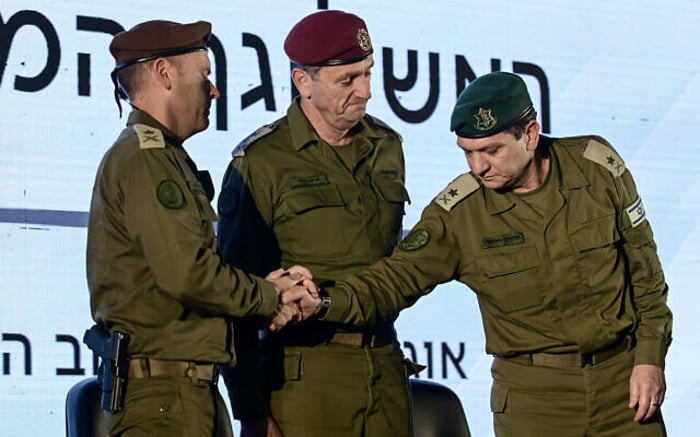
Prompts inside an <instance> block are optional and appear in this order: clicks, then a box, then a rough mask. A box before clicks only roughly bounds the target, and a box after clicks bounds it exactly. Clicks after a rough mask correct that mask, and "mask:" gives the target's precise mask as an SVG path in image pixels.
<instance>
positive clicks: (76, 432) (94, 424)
mask: <svg viewBox="0 0 700 437" xmlns="http://www.w3.org/2000/svg"><path fill="white" fill-rule="evenodd" d="M216 401H217V406H216V411H217V413H218V422H217V424H216V435H215V436H214V437H233V428H232V427H231V418H230V416H229V414H228V409H227V408H226V404H225V403H224V399H223V398H222V397H221V394H220V393H219V392H218V390H217V391H216ZM108 435H109V434H108V432H107V417H106V415H105V412H104V411H103V410H102V387H101V386H100V384H98V383H97V377H96V376H92V377H89V378H85V379H82V380H80V381H78V382H77V383H75V385H73V386H72V387H71V388H70V390H68V393H67V394H66V437H107V436H108Z"/></svg>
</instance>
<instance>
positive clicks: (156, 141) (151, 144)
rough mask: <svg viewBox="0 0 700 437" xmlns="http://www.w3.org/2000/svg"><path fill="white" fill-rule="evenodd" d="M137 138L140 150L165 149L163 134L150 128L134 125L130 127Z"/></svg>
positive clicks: (139, 124) (138, 124) (143, 125)
mask: <svg viewBox="0 0 700 437" xmlns="http://www.w3.org/2000/svg"><path fill="white" fill-rule="evenodd" d="M132 128H133V129H134V131H136V135H138V137H139V147H140V148H141V149H163V148H165V138H163V132H161V131H160V129H157V128H155V127H152V126H148V125H145V124H141V123H136V124H134V125H133V126H132Z"/></svg>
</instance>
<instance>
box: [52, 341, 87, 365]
mask: <svg viewBox="0 0 700 437" xmlns="http://www.w3.org/2000/svg"><path fill="white" fill-rule="evenodd" d="M61 342H64V343H70V344H71V345H73V367H69V368H60V367H57V368H56V375H85V369H83V368H82V367H80V343H79V342H78V339H77V338H75V337H73V336H72V335H65V334H56V343H61Z"/></svg>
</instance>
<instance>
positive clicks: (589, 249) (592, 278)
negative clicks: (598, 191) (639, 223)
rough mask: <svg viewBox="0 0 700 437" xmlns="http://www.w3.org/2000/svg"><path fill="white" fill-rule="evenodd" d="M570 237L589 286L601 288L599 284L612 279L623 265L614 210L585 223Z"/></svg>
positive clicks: (583, 278)
mask: <svg viewBox="0 0 700 437" xmlns="http://www.w3.org/2000/svg"><path fill="white" fill-rule="evenodd" d="M570 238H571V244H572V245H573V247H574V249H575V250H576V256H577V263H576V264H577V268H578V269H579V270H580V272H581V280H582V281H583V283H585V284H586V285H588V286H589V287H592V288H598V286H599V284H604V283H606V282H608V281H609V279H610V278H611V277H613V276H615V275H616V269H618V268H620V266H622V265H623V264H622V263H621V260H620V257H621V252H620V250H619V244H618V243H619V242H620V233H619V232H618V229H617V226H616V222H615V215H614V214H610V215H606V216H603V217H600V218H596V219H593V220H589V221H587V222H585V223H582V224H581V225H579V226H578V227H576V228H575V229H574V230H573V231H571V233H570Z"/></svg>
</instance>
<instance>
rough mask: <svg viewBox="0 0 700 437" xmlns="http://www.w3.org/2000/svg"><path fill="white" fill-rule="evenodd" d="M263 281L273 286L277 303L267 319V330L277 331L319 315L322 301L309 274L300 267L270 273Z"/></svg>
mask: <svg viewBox="0 0 700 437" xmlns="http://www.w3.org/2000/svg"><path fill="white" fill-rule="evenodd" d="M265 279H267V280H268V281H270V282H272V283H273V284H275V287H276V288H277V291H278V293H277V296H278V298H279V303H278V305H277V309H276V310H275V312H274V313H273V314H272V315H271V316H270V318H269V319H268V326H267V327H268V329H269V330H270V331H279V330H280V329H282V328H284V327H285V326H287V325H288V324H290V323H298V322H301V321H302V320H306V319H308V318H310V317H313V316H315V315H316V314H318V313H319V311H320V310H321V307H322V303H323V300H322V299H321V296H320V295H319V290H320V289H319V287H317V286H316V284H315V283H314V282H313V276H312V275H311V272H310V271H309V270H308V269H307V268H306V267H302V266H292V267H290V268H289V269H287V270H284V269H278V270H275V271H273V272H270V273H269V274H268V275H267V276H266V277H265Z"/></svg>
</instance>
